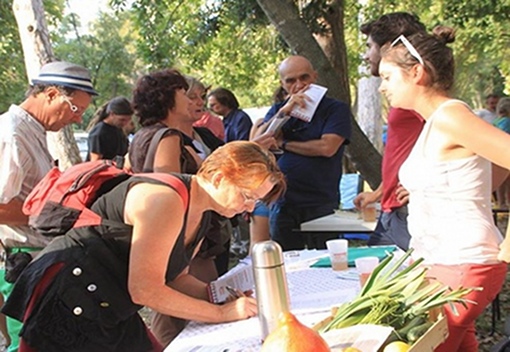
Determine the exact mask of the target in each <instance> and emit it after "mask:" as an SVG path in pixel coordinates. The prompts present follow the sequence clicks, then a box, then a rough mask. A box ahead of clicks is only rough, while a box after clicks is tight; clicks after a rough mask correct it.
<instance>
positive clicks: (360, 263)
mask: <svg viewBox="0 0 510 352" xmlns="http://www.w3.org/2000/svg"><path fill="white" fill-rule="evenodd" d="M354 264H355V265H356V270H357V271H358V274H359V281H360V284H361V287H363V286H364V285H365V283H366V282H367V280H368V277H369V276H370V274H372V271H374V269H375V268H376V267H377V265H379V258H377V257H362V258H358V259H356V260H355V261H354Z"/></svg>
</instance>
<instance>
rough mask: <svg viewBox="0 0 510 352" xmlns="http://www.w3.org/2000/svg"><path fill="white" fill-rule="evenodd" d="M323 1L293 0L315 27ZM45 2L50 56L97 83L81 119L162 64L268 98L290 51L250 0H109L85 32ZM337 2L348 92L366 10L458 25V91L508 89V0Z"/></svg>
mask: <svg viewBox="0 0 510 352" xmlns="http://www.w3.org/2000/svg"><path fill="white" fill-rule="evenodd" d="M329 3H330V0H318V1H307V0H296V4H297V6H298V8H299V9H300V14H301V16H302V18H304V19H305V20H306V23H307V25H308V26H309V28H310V29H311V31H312V32H314V33H316V34H317V33H319V34H320V32H321V31H322V30H324V28H323V26H321V16H323V14H324V11H327V10H328V5H329ZM44 5H45V10H46V12H47V14H46V15H47V16H46V17H47V21H48V23H49V25H50V30H51V36H52V38H51V39H52V43H53V45H54V51H55V54H56V56H57V57H58V58H60V59H63V60H68V61H73V62H76V63H80V64H82V65H84V66H86V67H88V68H90V69H91V71H92V73H93V77H94V81H95V84H96V86H97V88H98V90H99V91H100V93H101V96H100V97H98V98H97V99H96V100H95V102H94V106H92V107H91V108H89V111H88V112H87V114H86V116H85V122H84V124H83V126H80V127H82V128H83V127H85V126H86V124H87V120H88V118H89V117H90V115H92V112H93V110H94V108H95V107H97V106H99V105H101V104H102V103H103V102H104V101H106V100H108V99H110V98H112V97H114V96H117V95H124V96H127V97H129V96H130V95H131V90H132V87H133V85H134V83H135V82H136V78H137V77H139V76H140V75H141V74H142V73H145V72H147V71H150V70H155V69H162V68H166V67H177V68H178V69H180V70H181V71H182V72H183V73H186V74H191V75H193V76H196V77H199V78H201V79H202V80H203V81H204V82H205V83H206V84H208V85H212V86H224V87H226V88H229V89H231V90H233V91H234V92H235V94H236V95H237V96H238V98H239V101H240V103H241V107H252V106H265V105H269V104H270V103H271V97H272V93H273V91H274V89H275V88H276V87H277V86H278V77H277V73H276V68H277V65H278V63H279V62H280V61H281V60H282V59H283V58H284V57H285V56H287V55H288V54H289V53H290V52H291V50H290V48H288V47H287V45H286V44H285V42H284V41H283V40H282V39H281V37H280V35H279V34H278V32H277V31H276V30H275V28H274V27H273V26H272V25H271V24H270V23H269V21H268V19H267V18H266V16H265V15H264V13H263V12H262V10H261V9H260V7H259V6H258V4H257V2H256V0H216V1H210V0H187V1H184V0H178V1H176V0H160V1H150V0H135V1H126V0H110V5H111V9H110V10H109V11H107V13H102V14H101V15H100V16H99V18H98V19H97V20H96V21H95V22H94V23H93V24H92V26H91V28H90V32H89V33H84V31H83V29H82V28H81V27H80V18H79V14H73V15H71V16H65V17H64V16H63V13H64V6H65V0H45V1H44ZM11 6H12V2H11V1H8V0H0V111H4V110H6V109H7V108H8V106H9V105H10V104H11V103H13V102H19V101H21V100H22V99H23V96H24V92H25V90H26V88H27V80H26V76H25V71H24V64H23V58H22V51H21V46H20V43H19V38H18V33H17V28H16V22H15V20H14V17H13V15H12V9H11ZM343 9H344V13H345V17H344V18H345V21H344V27H345V41H346V47H347V51H348V52H347V57H348V67H349V69H348V72H347V74H348V77H349V82H350V86H351V96H352V97H355V93H356V84H357V80H358V78H359V73H358V72H359V70H358V66H359V65H360V64H361V54H362V53H363V51H364V47H365V44H364V40H365V38H363V37H362V36H360V33H359V30H358V28H359V26H360V24H361V23H362V22H364V20H363V19H371V18H376V17H377V16H379V15H380V14H382V13H387V12H393V11H409V12H414V13H417V14H418V15H419V16H420V18H421V20H422V21H423V22H424V23H425V24H426V25H427V27H428V28H429V29H432V28H433V27H434V26H435V25H438V24H446V25H451V26H454V27H455V28H457V40H456V42H455V43H454V51H455V55H456V62H457V72H456V73H457V85H456V90H455V95H456V96H457V97H459V98H461V99H464V100H466V101H468V102H469V103H470V104H471V105H472V106H473V107H480V106H481V105H482V103H483V97H484V96H485V95H486V94H488V93H491V92H496V93H499V94H508V93H510V92H509V88H508V87H509V86H508V82H509V77H510V61H509V60H508V59H507V58H508V57H509V56H510V24H509V23H510V21H509V19H510V18H509V17H510V0H500V1H497V0H476V1H474V0H468V1H466V0H437V1H432V0H400V1H396V0H384V1H383V0H371V1H367V2H366V4H365V5H363V6H362V5H361V4H360V3H359V2H357V1H354V0H344V1H343ZM505 58H506V60H505ZM352 101H355V99H352Z"/></svg>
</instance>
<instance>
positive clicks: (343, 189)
mask: <svg viewBox="0 0 510 352" xmlns="http://www.w3.org/2000/svg"><path fill="white" fill-rule="evenodd" d="M338 187H339V191H340V209H342V210H353V209H356V207H355V206H354V198H356V196H357V195H358V193H360V192H361V191H362V190H363V178H362V177H361V175H360V174H344V175H342V178H341V179H340V184H339V186H338Z"/></svg>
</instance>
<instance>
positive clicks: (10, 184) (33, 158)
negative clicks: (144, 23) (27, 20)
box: [0, 61, 97, 351]
mask: <svg viewBox="0 0 510 352" xmlns="http://www.w3.org/2000/svg"><path fill="white" fill-rule="evenodd" d="M94 95H97V92H96V91H95V90H94V88H93V86H92V82H91V79H90V73H89V71H88V70H87V69H85V68H84V67H81V66H79V65H75V64H72V63H68V62H63V61H60V62H52V63H49V64H46V65H44V66H43V67H42V68H41V70H40V73H39V75H38V76H37V78H35V79H33V80H32V84H31V86H30V89H29V91H28V93H27V97H26V99H25V100H24V101H23V102H22V103H21V104H20V105H14V104H13V105H11V106H10V108H9V110H8V111H7V112H6V113H4V114H3V115H1V116H0V158H1V160H2V162H1V163H0V239H1V245H2V247H3V248H2V249H3V251H4V252H5V254H6V256H7V260H6V266H5V267H6V270H5V272H4V270H0V292H1V293H2V296H3V298H5V299H6V298H7V297H8V295H9V293H10V292H11V288H12V283H13V282H14V281H15V280H16V277H17V274H19V272H21V270H22V269H23V267H24V266H25V265H26V264H28V262H29V261H30V260H31V259H32V255H33V252H37V251H39V250H40V249H42V248H43V247H44V246H45V245H46V244H47V243H48V242H49V239H48V238H45V237H42V236H41V235H39V234H37V233H36V232H35V231H32V230H31V229H30V228H29V227H28V219H27V217H26V216H25V215H24V214H23V213H22V211H21V207H22V205H23V201H24V200H25V198H26V197H27V195H28V194H29V193H30V191H31V190H32V189H33V188H34V186H35V185H36V184H37V183H38V182H39V181H40V180H41V179H42V178H43V176H44V175H45V174H46V173H47V172H48V171H49V170H50V169H51V167H52V166H53V165H54V161H53V158H52V157H51V155H50V153H49V151H48V146H47V143H46V131H58V130H60V129H61V128H63V127H64V126H66V125H68V124H71V123H73V122H75V123H80V122H81V119H82V115H83V113H84V112H85V110H86V109H87V107H88V106H89V104H90V102H91V100H92V96H94ZM7 326H8V330H9V335H10V339H11V344H10V346H9V351H17V349H18V333H19V330H20V329H21V323H20V322H17V321H15V320H11V319H10V318H9V319H8V320H7Z"/></svg>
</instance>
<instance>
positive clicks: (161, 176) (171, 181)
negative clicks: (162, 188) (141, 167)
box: [134, 173, 189, 209]
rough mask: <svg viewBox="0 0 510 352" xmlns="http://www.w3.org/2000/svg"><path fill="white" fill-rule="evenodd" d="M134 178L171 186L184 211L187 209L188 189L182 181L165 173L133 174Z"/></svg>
mask: <svg viewBox="0 0 510 352" xmlns="http://www.w3.org/2000/svg"><path fill="white" fill-rule="evenodd" d="M134 176H141V177H148V178H152V179H154V180H158V181H161V182H163V183H166V184H167V185H169V186H171V187H172V188H173V189H175V190H176V191H177V193H178V194H179V196H180V197H181V199H182V204H183V205H184V209H187V208H188V202H189V193H188V188H187V187H186V185H185V184H184V182H182V180H181V179H180V178H178V177H176V176H174V175H171V174H165V173H144V174H135V175H134Z"/></svg>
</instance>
